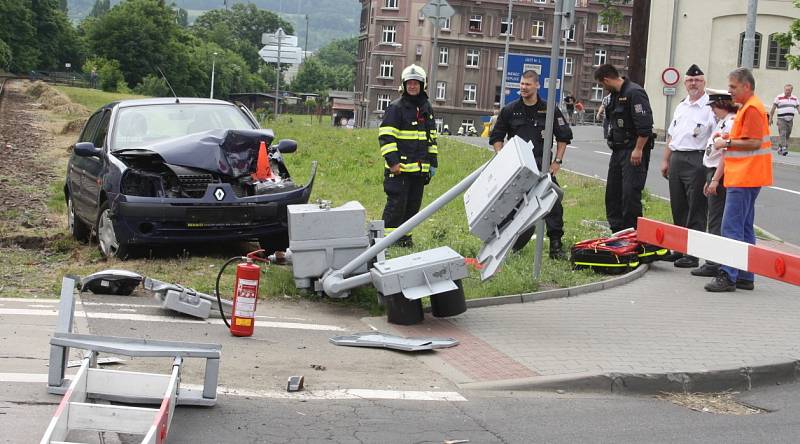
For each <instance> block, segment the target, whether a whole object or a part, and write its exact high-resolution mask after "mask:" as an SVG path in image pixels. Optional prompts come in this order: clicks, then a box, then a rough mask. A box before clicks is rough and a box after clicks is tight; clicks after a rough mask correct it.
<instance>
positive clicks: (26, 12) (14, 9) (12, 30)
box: [0, 0, 40, 72]
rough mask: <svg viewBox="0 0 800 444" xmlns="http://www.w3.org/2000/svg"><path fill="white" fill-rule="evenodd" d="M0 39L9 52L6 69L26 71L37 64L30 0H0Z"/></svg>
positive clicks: (38, 52) (37, 56)
mask: <svg viewBox="0 0 800 444" xmlns="http://www.w3.org/2000/svg"><path fill="white" fill-rule="evenodd" d="M0 40H2V41H4V42H5V43H6V45H7V46H8V48H9V50H10V52H11V57H10V59H11V62H10V63H9V66H8V69H9V70H10V71H12V72H27V71H30V70H32V69H35V68H36V67H38V65H39V54H40V51H39V48H38V46H37V41H36V26H34V18H33V11H32V10H31V0H22V1H19V0H0Z"/></svg>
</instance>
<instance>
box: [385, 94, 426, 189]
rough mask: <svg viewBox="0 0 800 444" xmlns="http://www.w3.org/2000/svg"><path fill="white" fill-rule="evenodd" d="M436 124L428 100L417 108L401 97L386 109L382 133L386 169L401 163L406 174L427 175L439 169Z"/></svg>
mask: <svg viewBox="0 0 800 444" xmlns="http://www.w3.org/2000/svg"><path fill="white" fill-rule="evenodd" d="M437 138H438V137H437V133H436V121H435V120H434V118H433V108H432V107H431V104H430V102H428V101H426V102H425V103H424V104H423V105H422V106H420V107H419V108H417V107H416V106H415V105H414V104H412V103H411V102H410V101H409V100H406V99H405V98H404V97H402V96H401V97H400V98H398V99H397V100H395V101H393V102H392V103H390V104H389V106H388V107H387V108H386V112H385V114H384V116H383V122H381V126H380V129H379V131H378V141H379V142H380V146H381V156H383V159H384V167H385V168H386V169H389V167H390V166H392V165H395V164H398V163H399V164H400V172H403V173H418V172H422V173H427V172H428V171H430V167H431V166H434V167H436V166H438V160H437V157H438V154H439V147H438V145H437Z"/></svg>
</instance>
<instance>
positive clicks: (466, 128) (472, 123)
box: [461, 119, 475, 134]
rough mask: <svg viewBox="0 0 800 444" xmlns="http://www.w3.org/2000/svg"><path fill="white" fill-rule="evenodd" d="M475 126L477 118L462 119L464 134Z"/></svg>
mask: <svg viewBox="0 0 800 444" xmlns="http://www.w3.org/2000/svg"><path fill="white" fill-rule="evenodd" d="M473 126H475V119H464V120H462V121H461V129H462V131H463V133H464V134H467V132H468V131H469V129H470V128H472V127H473Z"/></svg>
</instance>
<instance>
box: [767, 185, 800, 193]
mask: <svg viewBox="0 0 800 444" xmlns="http://www.w3.org/2000/svg"><path fill="white" fill-rule="evenodd" d="M767 188H772V189H773V190H778V191H786V192H787V193H792V194H798V195H800V191H795V190H789V189H786V188H781V187H767Z"/></svg>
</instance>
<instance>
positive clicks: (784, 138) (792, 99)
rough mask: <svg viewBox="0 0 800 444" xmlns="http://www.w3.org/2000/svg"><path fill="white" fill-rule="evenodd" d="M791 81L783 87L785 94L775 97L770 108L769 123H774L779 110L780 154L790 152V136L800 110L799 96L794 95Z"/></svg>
mask: <svg viewBox="0 0 800 444" xmlns="http://www.w3.org/2000/svg"><path fill="white" fill-rule="evenodd" d="M793 89H794V88H793V87H792V84H791V83H787V84H786V85H785V86H784V87H783V94H781V95H779V96H778V97H775V101H774V102H773V103H772V108H771V109H770V110H769V124H770V125H772V122H773V120H774V119H773V117H774V116H775V110H777V111H778V136H779V138H778V154H782V155H784V156H785V155H787V154H789V136H791V135H792V123H793V122H794V116H795V114H797V112H798V111H800V102H798V101H797V96H793V95H792V90H793Z"/></svg>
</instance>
